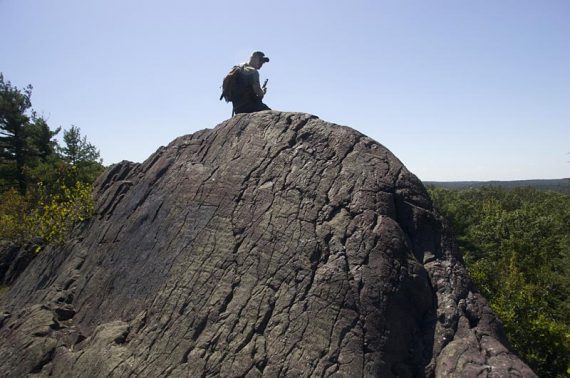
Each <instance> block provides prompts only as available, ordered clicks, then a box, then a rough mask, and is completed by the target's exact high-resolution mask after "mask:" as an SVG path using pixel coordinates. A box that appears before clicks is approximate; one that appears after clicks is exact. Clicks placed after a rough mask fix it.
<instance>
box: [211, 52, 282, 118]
mask: <svg viewBox="0 0 570 378" xmlns="http://www.w3.org/2000/svg"><path fill="white" fill-rule="evenodd" d="M267 62H269V58H268V57H266V56H265V54H264V53H263V52H261V51H255V52H254V53H253V54H251V57H250V58H249V61H248V62H247V63H243V64H240V65H239V66H235V67H234V68H233V69H232V71H231V72H230V73H229V74H228V76H226V78H225V79H224V83H223V93H222V96H221V97H220V100H221V99H222V98H225V99H226V101H231V102H232V105H233V112H234V114H239V113H253V112H259V111H261V110H271V109H270V108H269V107H268V106H267V105H265V104H264V103H263V101H262V100H263V97H264V96H265V93H266V92H267V88H265V84H266V83H267V80H266V81H265V83H264V84H263V87H262V86H261V85H260V83H259V71H258V70H259V69H260V68H261V67H262V66H263V64H264V63H267Z"/></svg>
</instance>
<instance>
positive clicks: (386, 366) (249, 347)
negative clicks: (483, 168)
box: [0, 111, 534, 377]
mask: <svg viewBox="0 0 570 378" xmlns="http://www.w3.org/2000/svg"><path fill="white" fill-rule="evenodd" d="M96 198H97V206H96V209H97V214H96V216H95V217H94V218H93V219H91V220H90V221H89V222H87V223H85V224H82V225H80V226H79V227H77V228H76V229H75V230H74V232H73V235H72V238H71V240H70V241H69V242H68V243H67V244H65V245H64V246H62V247H48V248H47V249H46V250H45V251H44V252H42V253H41V254H40V255H39V256H38V257H37V258H36V259H34V260H33V262H32V263H31V265H30V266H29V267H28V268H27V270H26V271H25V272H24V274H22V275H21V276H20V277H19V278H18V280H17V281H16V282H15V283H14V285H12V286H11V288H10V290H9V291H8V292H7V293H6V294H4V298H3V300H2V301H3V304H2V306H3V311H2V314H1V315H0V340H1V344H0V376H13V377H19V376H26V375H27V374H37V375H38V376H56V377H74V376H77V377H105V376H108V377H128V376H140V377H167V376H168V377H182V376H184V377H200V376H202V377H209V376H224V377H258V376H266V377H277V376H283V377H296V376H338V377H359V376H378V377H423V376H428V377H431V376H437V377H459V376H464V377H471V376H473V377H475V376H477V377H485V376H487V377H506V376H517V377H519V376H525V377H532V376H534V374H533V373H532V371H531V370H530V369H529V368H528V367H527V366H526V365H525V364H524V363H522V362H521V361H520V360H519V359H518V358H517V357H516V356H514V355H513V354H512V353H510V352H509V350H508V348H507V347H506V342H505V339H504V336H503V333H502V330H501V325H500V323H499V321H498V319H497V318H496V316H495V315H494V314H493V313H492V312H491V310H490V309H489V307H488V305H487V303H486V302H485V299H484V298H482V297H481V296H480V295H479V294H478V293H477V292H476V290H474V288H473V287H472V284H471V283H470V281H469V279H468V276H467V274H466V271H465V268H464V265H463V263H462V261H461V258H460V256H458V254H457V251H456V247H455V245H454V242H453V239H452V237H451V235H450V233H449V231H448V230H447V228H446V226H445V225H444V224H443V223H442V220H441V219H440V218H439V217H438V215H437V214H436V213H435V212H434V211H433V209H432V205H431V202H430V199H429V197H428V195H427V193H426V191H425V189H424V187H423V186H422V184H421V183H420V181H419V180H418V179H417V178H416V177H415V176H414V175H412V174H411V173H410V172H409V171H408V170H407V169H406V168H405V167H404V166H403V165H402V163H401V162H400V161H399V160H398V159H397V158H396V157H394V155H392V154H391V153H390V152H389V151H388V150H387V149H386V148H384V147H383V146H382V145H380V144H378V143H377V142H375V141H373V140H371V139H370V138H368V137H366V136H364V135H362V134H360V133H358V132H356V131H354V130H352V129H350V128H348V127H342V126H337V125H334V124H330V123H327V122H324V121H322V120H319V119H318V118H316V117H314V116H310V115H307V114H300V113H281V112H274V111H266V112H260V113H256V114H246V115H238V116H235V117H233V118H232V119H230V120H228V121H226V122H224V123H222V124H220V125H219V126H217V127H216V128H214V129H211V130H202V131H199V132H196V133H194V134H192V135H187V136H184V137H180V138H178V139H176V140H175V141H173V142H172V143H171V144H170V145H169V146H167V147H165V148H160V149H159V150H158V151H157V152H156V153H155V154H154V155H152V156H151V157H150V158H149V159H148V160H147V161H145V162H144V163H143V164H134V163H129V162H124V163H121V164H118V165H116V166H114V167H112V168H110V169H108V170H107V172H106V173H105V174H104V175H103V176H102V177H101V178H100V179H99V181H98V182H97V186H96Z"/></svg>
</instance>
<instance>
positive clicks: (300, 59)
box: [0, 0, 570, 180]
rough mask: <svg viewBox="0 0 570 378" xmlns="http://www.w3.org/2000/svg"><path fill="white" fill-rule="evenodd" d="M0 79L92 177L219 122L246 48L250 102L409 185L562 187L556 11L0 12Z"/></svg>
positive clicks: (545, 7)
mask: <svg viewBox="0 0 570 378" xmlns="http://www.w3.org/2000/svg"><path fill="white" fill-rule="evenodd" d="M0 36H1V37H2V39H1V43H0V72H3V74H4V76H5V79H7V80H10V81H11V82H12V84H13V85H16V86H18V87H20V88H23V87H24V86H25V85H27V84H32V85H33V86H34V91H33V95H32V103H33V108H34V109H35V110H36V111H37V112H38V113H40V114H43V115H44V116H45V117H46V118H47V120H48V123H49V125H50V126H51V127H52V128H56V127H58V126H62V127H63V128H69V127H70V126H71V125H72V124H73V125H76V126H78V127H80V128H81V131H82V134H83V135H87V138H88V140H89V141H90V142H92V143H93V144H95V145H96V146H97V147H98V148H99V149H100V151H101V155H102V157H103V159H104V163H105V164H111V163H115V162H118V161H121V160H131V161H139V162H140V161H144V160H145V159H146V158H147V157H148V156H149V155H150V154H151V153H153V152H154V151H155V150H156V149H157V148H158V147H160V146H161V145H166V144H168V143H169V142H170V141H172V140H173V139H174V138H176V137H178V136H180V135H184V134H189V133H192V132H194V131H197V130H200V129H204V128H212V127H214V126H216V125H217V124H219V123H220V122H222V121H224V120H225V119H227V118H229V116H230V114H231V106H230V105H229V104H226V103H225V102H223V101H218V98H219V95H220V88H219V87H220V85H221V81H222V79H223V77H224V76H225V74H226V73H227V71H228V70H229V69H230V68H231V67H232V65H234V64H237V63H240V62H243V61H245V60H246V59H247V57H248V56H249V54H250V53H251V52H252V51H253V50H262V51H264V52H265V53H266V54H267V55H268V56H269V57H270V58H271V62H270V63H268V64H266V65H265V66H264V67H263V69H262V70H261V72H260V74H261V78H262V79H264V78H269V84H268V87H269V91H268V94H267V97H266V100H265V102H266V103H267V104H268V105H269V106H270V107H272V108H273V109H276V110H284V111H300V112H307V113H311V114H315V115H317V116H319V117H320V118H321V119H323V120H326V121H329V122H333V123H337V124H340V125H346V126H350V127H352V128H355V129H357V130H359V131H360V132H362V133H364V134H366V135H368V136H370V137H371V138H373V139H375V140H376V141H378V142H380V143H381V144H383V145H385V146H386V147H388V148H389V149H390V150H391V151H392V152H393V153H394V154H396V156H398V158H400V160H402V162H403V163H404V164H405V165H406V166H407V167H408V168H409V169H410V170H411V171H412V172H414V173H415V174H416V175H417V176H418V177H419V178H420V179H422V180H513V179H536V178H564V177H570V163H568V161H569V160H570V155H569V154H568V153H569V152H570V138H569V137H570V1H568V0H552V1H548V0H545V1H538V0H500V1H497V0H481V1H468V0H434V1H426V0H409V1H406V0H390V1H385V0H369V1H361V0H351V1H334V0H326V1H325V0H316V1H311V0H303V1H300V0H299V1H298V0H287V1H283V0H282V1H269V0H265V1H258V0H252V1H241V2H237V1H214V0H212V1H208V2H206V1H189V0H162V1H156V0H155V1H150V0H97V1H95V0H82V1H77V0H50V1H41V0H0Z"/></svg>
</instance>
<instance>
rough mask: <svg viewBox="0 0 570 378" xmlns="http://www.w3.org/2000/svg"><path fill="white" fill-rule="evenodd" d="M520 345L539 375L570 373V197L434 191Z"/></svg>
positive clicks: (496, 190) (489, 190) (527, 191)
mask: <svg viewBox="0 0 570 378" xmlns="http://www.w3.org/2000/svg"><path fill="white" fill-rule="evenodd" d="M430 195H431V197H432V200H433V201H434V205H435V206H436V207H437V208H438V209H439V210H440V212H442V213H443V215H444V216H445V217H446V218H447V219H448V220H449V221H450V223H451V225H452V227H453V230H454V232H455V233H456V237H457V240H458V243H459V246H460V249H461V250H462V252H463V254H464V257H465V262H466V265H467V268H468V270H469V273H470V275H471V277H472V279H473V280H474V281H475V283H476V285H477V286H478V288H479V290H480V291H481V292H482V294H483V295H484V296H485V297H486V298H487V299H488V300H489V302H490V304H491V307H492V308H493V310H494V311H495V312H496V313H497V315H499V317H500V318H501V320H502V321H503V323H504V326H505V330H506V332H507V336H508V338H509V341H510V342H511V344H512V346H513V348H514V349H515V351H516V352H517V353H518V354H519V355H520V356H521V358H523V360H525V361H526V362H527V363H528V364H529V365H530V366H531V368H533V370H534V371H535V372H536V373H537V374H538V375H539V376H541V377H566V376H567V374H569V373H570V370H568V369H569V368H570V301H569V299H570V278H569V277H570V195H568V194H563V193H556V192H543V191H538V190H535V189H530V188H527V189H517V190H512V191H509V190H504V189H499V188H481V189H467V190H446V189H434V188H432V189H430Z"/></svg>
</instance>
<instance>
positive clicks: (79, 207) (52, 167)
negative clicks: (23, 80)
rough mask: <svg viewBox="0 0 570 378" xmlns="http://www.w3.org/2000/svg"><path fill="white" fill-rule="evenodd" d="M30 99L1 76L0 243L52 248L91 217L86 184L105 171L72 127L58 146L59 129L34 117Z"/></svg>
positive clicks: (29, 91) (95, 152)
mask: <svg viewBox="0 0 570 378" xmlns="http://www.w3.org/2000/svg"><path fill="white" fill-rule="evenodd" d="M31 94H32V86H31V85H28V86H27V87H26V88H24V89H23V90H20V89H18V88H17V87H15V86H13V85H12V84H11V83H10V82H9V81H5V80H4V76H3V75H2V74H1V73H0V200H1V202H0V240H14V241H15V240H18V241H22V242H23V241H29V240H32V239H34V238H38V237H39V238H42V239H44V241H47V242H48V243H57V242H62V241H63V239H64V237H65V235H66V234H67V232H68V231H69V229H70V228H71V227H72V225H73V224H74V223H75V222H77V221H82V220H84V219H86V218H87V217H88V216H89V215H90V214H91V213H92V211H93V201H92V199H91V184H92V183H93V182H94V181H95V179H96V178H97V176H98V175H99V174H100V173H101V172H102V171H103V169H104V167H103V165H102V161H101V158H100V156H99V151H98V150H97V149H96V148H95V146H93V145H92V144H91V143H89V142H88V141H87V138H86V137H82V136H81V132H80V129H79V128H78V127H76V126H72V127H71V129H70V130H66V131H64V135H63V142H64V145H63V147H60V146H59V144H58V142H57V140H56V139H55V137H56V135H57V134H58V133H59V132H60V130H61V128H57V129H56V130H52V129H50V127H49V125H48V124H47V122H46V120H45V119H43V118H41V117H38V116H37V115H36V113H35V112H34V111H33V110H32V108H31V106H32V103H31V100H30V98H31Z"/></svg>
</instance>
